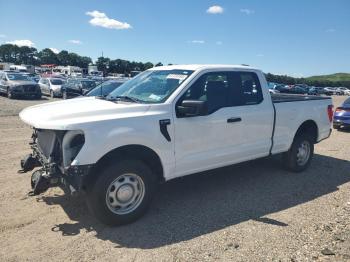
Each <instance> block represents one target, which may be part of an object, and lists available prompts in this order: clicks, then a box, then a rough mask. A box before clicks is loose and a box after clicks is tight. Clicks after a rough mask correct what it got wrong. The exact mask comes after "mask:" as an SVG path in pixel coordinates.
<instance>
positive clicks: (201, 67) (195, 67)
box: [151, 64, 258, 71]
mask: <svg viewBox="0 0 350 262" xmlns="http://www.w3.org/2000/svg"><path fill="white" fill-rule="evenodd" d="M214 68H215V69H220V68H222V69H252V70H258V69H257V68H254V67H250V66H246V65H216V64H203V65H201V64H190V65H169V66H157V67H153V68H151V70H172V69H180V70H193V71H197V70H205V69H214Z"/></svg>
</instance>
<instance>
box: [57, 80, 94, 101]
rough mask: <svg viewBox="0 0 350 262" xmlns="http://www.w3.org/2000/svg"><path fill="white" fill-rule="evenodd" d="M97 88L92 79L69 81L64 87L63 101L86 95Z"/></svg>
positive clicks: (62, 90) (62, 89)
mask: <svg viewBox="0 0 350 262" xmlns="http://www.w3.org/2000/svg"><path fill="white" fill-rule="evenodd" d="M95 87H96V82H95V81H94V80H91V79H86V78H78V79H74V78H72V79H68V80H67V82H66V83H65V84H64V85H63V86H62V88H61V92H62V97H63V99H68V98H72V97H77V96H81V95H85V94H86V93H88V92H89V91H90V90H91V89H93V88H95Z"/></svg>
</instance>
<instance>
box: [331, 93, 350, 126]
mask: <svg viewBox="0 0 350 262" xmlns="http://www.w3.org/2000/svg"><path fill="white" fill-rule="evenodd" d="M341 127H345V128H346V127H350V97H349V98H347V99H346V100H345V101H344V103H343V104H342V105H341V106H340V107H337V108H336V109H335V112H334V116H333V128H334V129H340V128H341Z"/></svg>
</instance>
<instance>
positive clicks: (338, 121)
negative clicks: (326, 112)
mask: <svg viewBox="0 0 350 262" xmlns="http://www.w3.org/2000/svg"><path fill="white" fill-rule="evenodd" d="M341 126H344V127H350V119H344V117H341V118H337V117H334V119H333V127H341Z"/></svg>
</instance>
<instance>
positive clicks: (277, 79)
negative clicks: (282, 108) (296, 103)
mask: <svg viewBox="0 0 350 262" xmlns="http://www.w3.org/2000/svg"><path fill="white" fill-rule="evenodd" d="M265 76H266V80H267V81H269V82H274V83H279V84H285V85H295V84H307V85H309V86H318V87H327V86H329V87H339V86H343V87H348V88H350V80H344V81H330V80H326V79H315V77H313V79H309V78H303V77H300V78H298V77H291V76H287V75H274V74H271V73H268V74H265Z"/></svg>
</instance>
